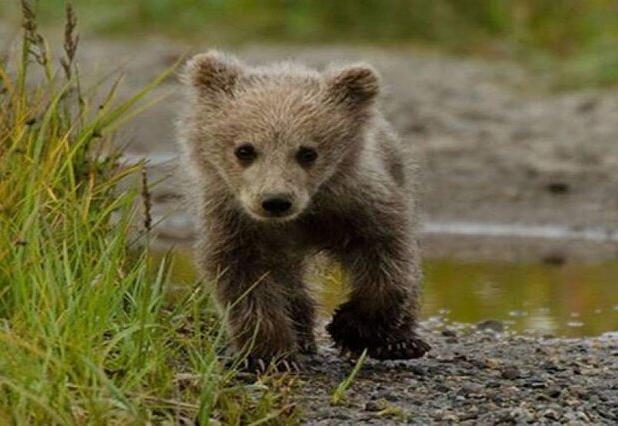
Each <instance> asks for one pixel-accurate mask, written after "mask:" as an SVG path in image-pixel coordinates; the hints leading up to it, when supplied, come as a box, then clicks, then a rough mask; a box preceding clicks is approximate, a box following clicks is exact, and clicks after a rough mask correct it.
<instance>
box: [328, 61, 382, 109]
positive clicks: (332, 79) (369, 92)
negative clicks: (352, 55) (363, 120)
mask: <svg viewBox="0 0 618 426" xmlns="http://www.w3.org/2000/svg"><path fill="white" fill-rule="evenodd" d="M327 85H328V96H329V98H330V100H331V101H334V102H336V103H339V104H342V105H345V106H346V107H348V108H350V109H364V108H365V107H367V106H369V105H371V104H372V103H373V102H374V100H375V98H376V97H377V96H378V94H379V92H380V79H379V77H378V73H377V72H376V71H375V70H374V69H373V68H372V67H371V66H369V65H365V64H357V65H351V66H348V67H345V68H343V69H340V70H336V71H330V72H329V74H328V77H327Z"/></svg>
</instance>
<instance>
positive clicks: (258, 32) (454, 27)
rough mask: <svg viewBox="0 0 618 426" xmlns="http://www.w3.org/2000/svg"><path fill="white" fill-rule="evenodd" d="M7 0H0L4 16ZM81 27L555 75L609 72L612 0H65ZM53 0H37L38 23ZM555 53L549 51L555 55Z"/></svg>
mask: <svg viewBox="0 0 618 426" xmlns="http://www.w3.org/2000/svg"><path fill="white" fill-rule="evenodd" d="M18 3H19V2H18V1H17V0H6V1H4V2H2V4H1V5H0V14H1V15H0V16H2V17H3V18H4V19H7V20H9V21H10V20H14V19H15V16H17V15H18V14H15V13H14V12H15V11H16V9H17V8H18ZM73 4H75V6H76V7H77V9H78V11H79V17H80V20H81V23H82V24H81V29H82V31H83V32H84V31H85V32H87V33H96V34H101V35H105V36H116V37H123V36H131V37H135V36H143V35H147V34H156V35H166V36H171V37H175V38H178V39H182V40H192V39H193V40H195V39H198V40H201V41H202V42H203V41H208V42H209V43H213V44H242V43H250V42H256V41H271V42H294V43H362V44H389V45H398V44H415V45H418V46H423V47H425V48H431V49H434V48H435V49H441V50H445V51H448V52H451V53H457V54H473V55H483V56H488V57H493V58H518V59H523V60H526V61H528V63H531V64H533V65H535V66H538V67H558V66H559V67H561V70H560V74H562V75H561V76H560V82H559V84H561V85H566V86H573V85H582V84H586V85H591V84H592V85H606V84H615V83H616V82H618V49H617V48H616V44H617V37H618V3H617V2H616V1H615V0H499V1H495V0H356V1H355V0H340V1H326V0H297V1H292V0H264V1H251V0H133V1H124V0H105V1H97V0H74V1H73ZM63 6H64V1H63V0H44V1H40V2H39V11H40V12H39V15H40V18H41V19H42V21H43V22H44V23H46V24H50V25H53V24H57V23H59V22H62V20H63V16H64V7H63ZM555 61H558V63H556V62H555Z"/></svg>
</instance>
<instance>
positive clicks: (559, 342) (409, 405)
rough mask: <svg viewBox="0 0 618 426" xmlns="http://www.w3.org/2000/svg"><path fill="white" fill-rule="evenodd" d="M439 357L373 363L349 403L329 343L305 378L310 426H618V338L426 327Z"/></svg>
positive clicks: (491, 326) (346, 367) (345, 369)
mask: <svg viewBox="0 0 618 426" xmlns="http://www.w3.org/2000/svg"><path fill="white" fill-rule="evenodd" d="M423 335H424V336H425V337H427V338H428V340H429V342H430V343H431V344H432V346H433V350H432V351H431V352H430V353H429V354H428V356H427V357H425V358H423V359H419V360H412V361H389V362H377V361H372V360H368V361H367V362H366V363H365V365H364V366H363V368H362V369H361V370H360V372H359V374H358V375H357V377H356V380H355V381H354V383H353V385H352V387H351V388H350V390H349V391H348V393H347V394H346V395H345V398H344V400H343V402H341V403H340V404H338V405H332V403H331V399H332V394H333V389H334V388H336V386H337V385H338V383H340V382H341V381H342V380H343V379H344V378H345V377H346V376H347V375H348V374H349V373H350V371H351V370H352V365H351V363H349V362H346V361H342V360H341V359H340V358H339V357H338V356H337V353H336V352H335V350H334V349H326V347H327V346H325V345H326V344H327V342H323V345H322V347H323V348H324V349H322V350H321V351H320V354H319V356H318V357H317V358H316V359H315V360H313V361H312V362H311V364H310V366H309V372H308V374H305V376H304V379H305V382H304V392H303V394H304V395H305V396H303V397H302V398H301V401H300V405H301V409H302V410H303V413H304V419H303V421H304V422H306V424H320V425H331V424H332V425H341V424H402V423H412V424H431V423H442V424H443V423H464V424H524V423H535V424H617V423H618V335H616V334H615V333H614V334H613V335H610V334H607V335H604V336H601V337H599V338H594V339H590V338H588V339H568V340H567V339H557V338H551V337H539V336H527V335H515V334H511V333H508V332H504V331H503V325H502V324H501V323H499V322H497V321H486V322H483V323H481V324H477V325H463V324H452V323H451V324H445V323H443V322H442V321H441V320H440V319H437V318H433V319H431V320H429V321H427V322H425V323H423Z"/></svg>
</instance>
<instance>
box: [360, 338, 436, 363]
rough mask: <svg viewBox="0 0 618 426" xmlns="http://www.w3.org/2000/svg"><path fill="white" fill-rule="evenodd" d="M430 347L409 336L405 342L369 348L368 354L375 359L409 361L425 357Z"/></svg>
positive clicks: (419, 339)
mask: <svg viewBox="0 0 618 426" xmlns="http://www.w3.org/2000/svg"><path fill="white" fill-rule="evenodd" d="M430 349H431V346H429V344H428V343H426V342H425V341H423V340H422V339H421V338H420V337H418V336H410V337H409V338H407V339H406V340H403V341H399V342H397V343H390V344H387V345H385V346H378V347H374V348H369V350H368V354H369V356H370V357H372V358H375V359H383V360H386V359H411V358H420V357H422V356H423V355H425V354H426V353H427V352H428V351H429V350H430Z"/></svg>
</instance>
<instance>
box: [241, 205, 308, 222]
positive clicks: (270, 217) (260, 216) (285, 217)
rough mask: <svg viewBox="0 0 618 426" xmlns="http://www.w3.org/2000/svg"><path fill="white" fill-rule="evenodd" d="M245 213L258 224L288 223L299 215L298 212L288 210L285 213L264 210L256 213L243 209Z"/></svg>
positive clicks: (252, 210)
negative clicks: (258, 222)
mask: <svg viewBox="0 0 618 426" xmlns="http://www.w3.org/2000/svg"><path fill="white" fill-rule="evenodd" d="M245 211H246V212H247V213H248V214H249V216H251V218H253V219H254V220H257V221H260V222H273V223H281V222H289V221H292V220H294V219H296V218H297V217H298V215H299V213H300V212H299V211H298V210H296V209H294V210H288V211H286V212H285V213H269V212H265V211H264V210H261V209H260V210H259V211H256V210H254V209H251V208H245Z"/></svg>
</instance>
